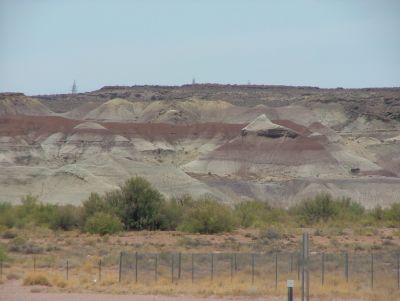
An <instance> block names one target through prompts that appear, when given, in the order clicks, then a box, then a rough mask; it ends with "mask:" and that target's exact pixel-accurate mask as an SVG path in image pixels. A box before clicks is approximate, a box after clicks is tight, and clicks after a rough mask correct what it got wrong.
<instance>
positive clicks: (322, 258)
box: [321, 253, 325, 286]
mask: <svg viewBox="0 0 400 301" xmlns="http://www.w3.org/2000/svg"><path fill="white" fill-rule="evenodd" d="M324 284H325V253H322V255H321V285H322V286H324Z"/></svg>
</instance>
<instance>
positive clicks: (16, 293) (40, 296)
mask: <svg viewBox="0 0 400 301" xmlns="http://www.w3.org/2000/svg"><path fill="white" fill-rule="evenodd" d="M45 289H46V288H41V287H26V286H22V285H21V283H20V282H17V281H13V282H7V283H5V284H2V285H0V300H2V301H28V300H29V301H75V300H77V301H116V300H118V301H183V300H187V301H204V300H214V301H228V300H241V301H246V300H260V301H261V300H264V301H266V300H268V301H275V300H280V299H279V298H278V297H271V298H268V299H265V298H262V299H261V298H252V297H248V298H218V297H207V298H199V297H191V296H155V295H113V294H95V293H57V292H42V291H43V290H45Z"/></svg>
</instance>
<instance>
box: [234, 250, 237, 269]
mask: <svg viewBox="0 0 400 301" xmlns="http://www.w3.org/2000/svg"><path fill="white" fill-rule="evenodd" d="M236 255H237V254H236V253H235V254H234V260H235V273H236V272H237V258H236Z"/></svg>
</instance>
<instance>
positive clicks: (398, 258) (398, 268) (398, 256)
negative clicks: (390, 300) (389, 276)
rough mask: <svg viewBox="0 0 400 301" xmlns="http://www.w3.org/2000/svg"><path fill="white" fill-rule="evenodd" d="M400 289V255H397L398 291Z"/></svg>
mask: <svg viewBox="0 0 400 301" xmlns="http://www.w3.org/2000/svg"><path fill="white" fill-rule="evenodd" d="M399 288H400V254H399V253H397V289H399Z"/></svg>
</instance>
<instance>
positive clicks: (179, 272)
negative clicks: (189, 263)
mask: <svg viewBox="0 0 400 301" xmlns="http://www.w3.org/2000/svg"><path fill="white" fill-rule="evenodd" d="M181 267H182V253H179V254H178V280H180V279H181Z"/></svg>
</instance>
